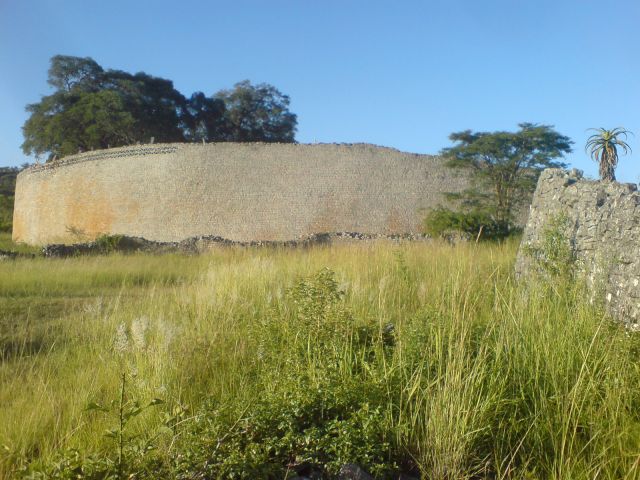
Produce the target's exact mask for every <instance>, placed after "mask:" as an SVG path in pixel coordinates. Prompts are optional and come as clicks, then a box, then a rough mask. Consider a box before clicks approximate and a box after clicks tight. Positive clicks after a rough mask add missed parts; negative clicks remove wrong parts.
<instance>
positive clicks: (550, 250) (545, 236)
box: [524, 214, 576, 280]
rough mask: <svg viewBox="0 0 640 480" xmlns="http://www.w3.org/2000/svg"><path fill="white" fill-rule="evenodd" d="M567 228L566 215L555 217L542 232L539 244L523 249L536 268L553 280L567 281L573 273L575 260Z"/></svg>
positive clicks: (567, 220)
mask: <svg viewBox="0 0 640 480" xmlns="http://www.w3.org/2000/svg"><path fill="white" fill-rule="evenodd" d="M568 228H569V219H568V218H567V217H566V215H562V214H560V215H555V216H553V217H551V218H550V219H549V221H548V223H547V225H546V226H545V228H544V229H543V230H542V238H541V239H540V242H539V243H538V244H535V245H526V246H525V247H524V252H525V253H526V254H527V255H529V256H530V257H532V258H533V260H534V262H535V264H536V266H537V267H538V268H539V269H540V270H541V271H542V272H544V273H545V274H547V275H549V276H551V277H553V278H561V279H565V280H569V279H570V278H571V277H572V276H573V274H574V273H575V268H576V258H575V252H574V249H573V248H572V246H571V241H570V239H569V237H568V235H567V230H568Z"/></svg>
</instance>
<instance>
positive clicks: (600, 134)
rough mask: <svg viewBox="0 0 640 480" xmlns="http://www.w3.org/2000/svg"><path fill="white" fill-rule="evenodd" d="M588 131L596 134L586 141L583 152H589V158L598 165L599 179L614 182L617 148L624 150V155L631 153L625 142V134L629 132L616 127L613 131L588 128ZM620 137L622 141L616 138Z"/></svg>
mask: <svg viewBox="0 0 640 480" xmlns="http://www.w3.org/2000/svg"><path fill="white" fill-rule="evenodd" d="M589 130H594V131H595V132H597V133H594V134H593V135H591V136H590V137H589V138H588V139H587V144H586V145H585V147H584V149H585V151H587V150H589V154H590V155H591V158H593V159H594V160H595V161H596V162H598V163H599V164H600V178H601V179H602V180H608V181H614V180H615V179H616V174H615V169H616V166H617V165H618V147H620V148H621V149H622V150H624V153H625V154H626V153H628V152H630V151H631V147H630V146H629V144H628V143H627V142H626V140H627V134H629V133H631V132H630V131H628V130H626V129H625V128H623V127H617V128H614V129H613V130H605V129H604V128H590V129H589ZM632 135H633V134H632ZM622 136H623V137H624V140H621V139H620V138H618V137H622Z"/></svg>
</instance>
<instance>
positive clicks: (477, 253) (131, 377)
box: [0, 242, 640, 479]
mask: <svg viewBox="0 0 640 480" xmlns="http://www.w3.org/2000/svg"><path fill="white" fill-rule="evenodd" d="M515 249H516V245H515V243H505V244H502V245H492V244H485V245H459V246H455V247H452V246H449V245H446V244H439V243H433V244H403V245H400V246H397V245H393V244H387V243H382V242H381V243H372V244H358V245H343V246H333V247H318V248H312V249H308V250H278V249H273V250H268V249H264V250H252V249H228V250H220V251H215V252H212V253H211V254H208V255H203V256H199V257H181V256H144V255H132V256H119V255H112V256H108V257H96V258H76V259H66V260H45V259H35V260H18V261H15V262H13V263H5V264H3V265H2V266H0V328H1V330H0V342H1V343H0V405H1V406H2V408H0V444H1V445H4V447H3V448H4V452H3V453H2V463H0V478H13V477H15V476H20V475H31V476H32V477H34V478H37V475H44V476H45V477H46V476H47V475H49V476H55V475H59V478H63V477H62V473H61V472H63V473H64V472H67V473H68V472H69V471H71V470H73V469H74V468H75V469H76V471H77V472H84V473H83V474H84V475H85V476H87V477H88V478H90V472H92V471H94V472H98V471H109V465H106V466H105V465H103V464H101V463H100V461H101V460H100V459H103V460H104V459H114V454H115V450H116V449H115V445H114V442H113V439H112V438H109V437H108V436H105V435H104V432H105V430H108V429H113V428H114V425H115V424H117V422H116V421H115V418H114V416H113V415H112V414H110V413H101V412H96V411H87V409H86V407H87V405H89V404H91V403H92V402H93V403H99V404H101V405H105V406H109V405H111V404H112V403H113V405H117V403H118V398H119V395H120V394H121V390H122V389H121V379H122V375H123V374H124V375H125V378H126V380H127V383H126V392H124V395H126V397H127V399H129V400H131V401H139V402H140V404H141V405H143V404H146V403H147V402H149V401H151V400H152V399H154V398H161V399H163V401H164V403H163V405H158V406H156V407H154V408H151V409H147V410H145V411H144V412H142V413H141V414H139V415H138V416H136V418H135V419H133V421H132V423H131V425H130V426H129V427H127V428H129V429H130V431H128V432H127V433H128V434H130V435H132V436H133V435H134V434H140V435H141V436H140V437H138V438H136V439H135V440H134V439H132V440H131V445H129V447H130V448H129V450H127V455H128V457H127V458H128V459H129V464H128V468H129V473H133V474H135V475H137V476H138V477H139V478H144V477H147V478H158V477H161V476H165V477H178V478H191V477H198V476H205V477H206V478H209V477H213V478H216V477H228V476H232V475H236V476H238V477H240V478H241V477H243V476H244V477H245V478H283V477H284V476H286V475H292V474H293V472H294V471H301V469H303V468H306V467H305V465H311V467H309V468H324V472H325V474H326V475H331V474H333V473H335V472H336V471H337V469H338V468H339V466H340V465H341V464H344V463H349V462H355V463H359V464H361V465H362V466H363V467H364V468H366V469H368V470H369V471H371V472H372V473H374V474H376V475H377V476H379V477H381V478H383V477H385V476H391V475H393V474H394V472H398V471H406V472H413V473H417V472H420V474H421V475H422V476H423V478H433V479H464V478H469V479H471V478H552V479H580V478H585V479H586V478H610V479H614V478H616V479H617V478H640V465H639V462H640V421H639V412H640V409H639V407H640V388H639V387H640V365H639V364H638V361H637V359H638V352H639V351H640V349H639V348H638V347H639V342H638V338H637V336H636V335H634V334H630V333H628V332H626V331H625V330H624V329H623V328H621V327H619V326H618V325H617V324H615V323H613V322H611V321H610V320H609V319H608V318H607V317H606V316H604V315H603V313H602V312H601V311H600V310H599V309H598V308H597V307H594V306H592V305H590V304H589V303H588V302H587V301H586V299H585V298H586V297H585V295H584V293H583V291H582V290H581V288H580V286H579V285H574V284H572V283H569V282H555V283H551V284H550V283H548V282H543V281H530V282H527V283H525V284H516V282H515V281H514V279H513V277H512V274H511V271H512V265H513V260H514V255H515ZM147 446H152V447H153V448H154V450H151V451H149V450H146V447H147ZM143 447H144V448H143ZM91 462H93V463H91ZM103 463H104V462H103ZM96 465H97V466H96ZM314 465H315V467H313V466H314ZM101 468H102V470H100V469H101ZM92 469H93V470H92ZM180 476H182V477H180ZM93 478H99V477H97V476H94V477H93ZM198 478H199V477H198Z"/></svg>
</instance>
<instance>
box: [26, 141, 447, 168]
mask: <svg viewBox="0 0 640 480" xmlns="http://www.w3.org/2000/svg"><path fill="white" fill-rule="evenodd" d="M219 146H222V147H226V148H231V147H239V148H251V147H261V148H264V149H265V150H266V149H269V148H277V149H282V148H285V149H298V148H300V149H308V148H312V149H315V148H320V149H325V148H327V147H329V148H330V147H334V148H346V149H354V150H356V149H369V150H372V151H376V150H377V151H390V152H394V153H398V154H402V155H408V156H414V157H421V158H429V159H433V158H438V156H437V155H429V154H421V153H411V152H404V151H402V150H398V149H396V148H392V147H384V146H381V145H375V144H371V143H276V142H273V143H268V142H209V143H195V142H194V143H156V144H139V145H127V146H124V147H115V148H109V149H104V150H91V151H88V152H82V153H78V154H75V155H69V156H66V157H63V158H61V159H58V160H54V161H52V162H47V163H42V164H33V165H31V166H29V167H28V168H26V169H24V170H22V171H21V172H20V173H19V174H18V176H22V175H29V174H32V173H39V172H44V171H50V170H56V169H58V168H62V167H66V166H69V165H74V164H77V163H82V162H89V161H97V160H102V159H108V158H118V157H132V156H143V155H161V154H170V153H175V152H178V151H180V150H186V149H203V148H205V149H206V148H209V149H211V148H216V147H219Z"/></svg>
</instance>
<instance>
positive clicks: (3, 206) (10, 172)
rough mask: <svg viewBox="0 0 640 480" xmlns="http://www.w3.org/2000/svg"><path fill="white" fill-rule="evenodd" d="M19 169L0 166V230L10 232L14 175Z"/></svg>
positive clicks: (14, 185) (14, 184) (14, 183)
mask: <svg viewBox="0 0 640 480" xmlns="http://www.w3.org/2000/svg"><path fill="white" fill-rule="evenodd" d="M19 171H20V169H19V168H18V167H0V232H11V228H12V225H13V202H14V193H15V190H16V177H17V175H18V172H19ZM0 250H1V248H0Z"/></svg>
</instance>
